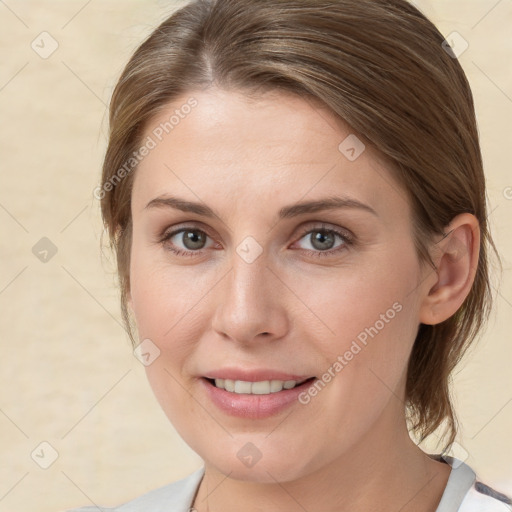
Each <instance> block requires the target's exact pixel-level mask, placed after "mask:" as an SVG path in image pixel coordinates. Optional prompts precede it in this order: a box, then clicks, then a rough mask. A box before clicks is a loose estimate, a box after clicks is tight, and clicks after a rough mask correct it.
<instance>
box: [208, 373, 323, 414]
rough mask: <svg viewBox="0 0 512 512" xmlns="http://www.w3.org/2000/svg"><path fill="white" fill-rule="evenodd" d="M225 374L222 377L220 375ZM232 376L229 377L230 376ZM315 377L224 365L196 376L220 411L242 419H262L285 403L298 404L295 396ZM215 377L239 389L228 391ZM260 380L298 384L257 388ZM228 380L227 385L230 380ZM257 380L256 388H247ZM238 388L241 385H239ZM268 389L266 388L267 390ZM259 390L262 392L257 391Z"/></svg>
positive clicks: (276, 411) (274, 412)
mask: <svg viewBox="0 0 512 512" xmlns="http://www.w3.org/2000/svg"><path fill="white" fill-rule="evenodd" d="M221 376H224V377H221ZM230 377H231V379H230ZM315 379H316V377H311V376H308V375H298V374H292V373H285V372H281V371H275V370H262V369H260V370H251V371H241V370H240V369H232V368H231V369H229V368H224V369H222V370H217V371H212V372H208V374H207V375H206V376H204V377H202V378H200V379H199V382H200V383H201V388H202V389H203V390H204V392H205V393H206V396H207V397H209V399H210V400H211V401H212V403H213V404H214V405H215V406H217V407H218V408H219V409H220V410H221V411H223V412H224V413H225V414H228V415H229V416H238V417H239V418H245V419H264V418H268V417H270V416H273V415H276V414H279V413H280V412H282V411H284V410H285V409H287V408H288V407H291V406H293V405H294V404H295V406H297V405H299V401H298V397H299V395H300V394H301V393H303V392H305V391H306V390H307V389H308V388H309V386H311V385H312V384H313V381H315ZM215 380H217V381H218V382H219V381H222V380H224V382H226V381H231V383H233V382H234V383H235V388H237V390H238V391H239V392H233V391H228V390H227V389H223V388H222V387H217V386H216V385H215ZM263 381H270V382H273V384H275V383H276V382H277V381H284V382H291V381H296V382H297V384H296V385H295V386H294V387H292V388H290V389H287V388H286V387H282V388H281V390H279V391H276V392H270V393H266V392H265V390H263V389H261V388H260V384H261V383H262V382H263ZM231 383H230V386H228V387H230V389H231V385H232V384H231ZM251 383H258V384H256V386H258V391H256V392H254V391H255V390H254V389H252V390H251V391H252V392H250V393H249V392H246V387H247V385H250V384H251ZM238 388H240V389H238ZM266 391H268V390H266ZM260 393H261V394H260Z"/></svg>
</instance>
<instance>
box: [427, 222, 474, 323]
mask: <svg viewBox="0 0 512 512" xmlns="http://www.w3.org/2000/svg"><path fill="white" fill-rule="evenodd" d="M445 233H446V235H445V236H444V237H442V238H440V239H439V240H438V241H437V243H436V244H435V247H434V254H433V261H434V262H435V264H436V267H437V268H436V270H435V271H432V272H435V276H434V280H435V283H434V285H433V286H432V284H431V283H432V281H431V280H429V286H430V289H428V292H427V295H426V296H425V297H424V298H423V301H422V303H421V307H420V317H419V320H420V322H421V323H423V324H430V325H435V324H438V323H441V322H443V321H444V320H446V319H448V318H450V317H451V316H452V315H454V314H455V313H456V312H457V310H458V309H459V308H460V306H461V305H462V303H463V302H464V300H465V298H466V297H467V296H468V294H469V292H470V290H471V286H472V285H473V281H474V280H475V275H476V270H477V267H478V255H479V252H480V225H479V223H478V219H477V218H476V217H475V216H474V215H471V214H470V213H461V214H460V215H457V217H455V218H454V219H453V220H452V222H450V224H449V225H448V226H447V227H446V229H445ZM436 276H437V277H436Z"/></svg>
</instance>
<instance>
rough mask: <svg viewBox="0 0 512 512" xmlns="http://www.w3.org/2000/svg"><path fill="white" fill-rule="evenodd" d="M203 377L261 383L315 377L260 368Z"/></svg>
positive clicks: (230, 370) (228, 370) (219, 372)
mask: <svg viewBox="0 0 512 512" xmlns="http://www.w3.org/2000/svg"><path fill="white" fill-rule="evenodd" d="M203 377H205V378H207V379H229V380H243V381H246V382H260V381H264V380H283V381H287V380H295V381H298V382H300V381H302V380H307V379H310V378H311V377H313V375H299V374H296V373H286V372H283V371H280V370H270V369H266V368H259V369H253V370H244V369H241V368H219V369H218V370H211V371H209V372H208V373H206V374H205V375H203Z"/></svg>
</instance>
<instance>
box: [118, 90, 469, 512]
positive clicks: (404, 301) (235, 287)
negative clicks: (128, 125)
mask: <svg viewBox="0 0 512 512" xmlns="http://www.w3.org/2000/svg"><path fill="white" fill-rule="evenodd" d="M191 96H193V97H194V98H196V100H197V101H198V105H197V107H195V108H194V109H193V110H192V111H191V113H190V114H189V115H188V116H186V117H185V118H184V119H181V120H180V122H179V124H178V125H176V126H175V127H174V129H173V131H172V133H171V134H169V135H167V136H165V137H164V138H163V140H162V141H161V142H159V143H158V144H157V146H156V147H155V148H154V149H152V150H151V151H150V152H149V154H148V155H147V156H146V157H145V158H144V159H143V160H142V162H141V163H140V164H139V167H138V168H137V171H136V175H135V181H134V187H133V192H132V216H133V245H132V253H131V266H130V279H131V284H130V292H129V296H128V303H129V306H130V308H131V310H132V312H133V314H134V316H135V319H136V323H137V328H138V331H139V337H140V339H141V340H143V339H146V338H149V339H151V340H152V342H153V343H154V344H155V345H156V346H157V347H158V348H159V350H160V356H159V357H158V358H157V359H155V360H154V362H153V363H152V364H150V365H149V366H147V367H146V372H147V377H148V379H149V382H150V385H151V387H152V389H153V391H154V393H155V396H156V398H157V400H158V401H159V403H160V405H161V406H162V408H163V410H164V411H165V413H166V415H167V416H168V418H169V420H170V421H171V422H172V424H173V425H174V427H175V428H176V429H177V431H178V432H179V434H180V435H181V436H182V437H183V439H184V440H185V442H187V443H188V444H189V446H190V447H191V448H192V449H193V450H194V451H196V452H197V453H198V454H199V455H200V456H201V457H202V458H203V460H204V461H205V468H206V472H205V477H204V478H203V480H202V482H201V485H200V487H199V490H198V494H197V496H196V499H195V501H194V507H195V509H196V510H198V511H199V512H202V511H206V510H210V511H211V512H220V511H223V512H231V511H235V510H236V511H238V510H240V509H243V510H245V511H246V512H251V511H256V510H258V511H259V510H265V511H268V512H273V511H279V512H282V511H283V510H307V511H308V512H316V511H322V512H325V511H340V510H350V511H351V512H358V511H361V512H363V511H364V512H368V511H372V510H397V511H399V510H400V511H401V512H408V511H415V512H418V511H420V512H421V511H425V512H426V511H430V512H434V511H435V510H436V508H437V505H438V503H439V500H440V498H441V496H442V493H443V491H444V488H445V486H446V481H447V479H448V476H449V473H450V468H449V466H448V465H447V464H444V463H440V462H437V461H434V460H433V459H431V458H430V457H428V456H427V455H426V454H425V453H424V452H423V451H422V450H421V449H420V448H418V447H417V446H416V444H415V443H414V442H413V441H412V440H411V439H410V437H409V434H408V431H407V426H406V423H405V418H404V402H403V400H404V389H405V377H406V368H407V361H408V357H409V354H410V352H411V349H412V345H413V342H414V339H415V335H416V332H417V329H418V326H419V324H420V323H427V324H435V323H438V322H441V321H443V320H445V319H446V318H448V317H450V316H451V315H452V314H453V313H455V311H456V310H457V309H458V308H459V307H460V305H461V304H462V302H463V300H464V298H465V297H466V295H467V294H468V293H469V290H470V287H471V284H472V282H473V279H474V275H475V268H476V263H477V259H478V246H479V230H478V222H477V220H476V219H475V217H473V216H472V215H469V214H462V215H460V216H458V217H456V218H455V219H453V221H452V223H451V224H450V225H449V226H447V231H446V232H448V231H450V230H451V234H450V236H448V237H446V238H444V239H441V237H438V238H437V239H436V240H435V242H437V243H436V244H435V245H434V246H433V249H432V250H433V257H434V261H435V263H436V265H437V267H438V270H437V272H436V271H434V270H433V269H432V268H431V267H429V266H426V265H422V264H420V262H419V260H418V256H417V253H416V250H415V248H414V244H413V238H412V217H411V208H410V204H409V201H408V198H407V194H406V192H405V190H404V189H403V188H402V187H401V186H400V185H399V184H398V182H397V181H396V180H395V179H394V178H393V175H392V173H391V171H390V169H389V167H388V166H387V165H386V163H385V161H384V160H383V159H382V158H380V156H379V155H378V154H377V153H376V152H375V151H374V150H372V149H371V148H370V147H369V146H368V145H367V146H366V150H365V151H364V152H363V153H362V154H361V155H360V156H359V157H358V158H357V159H356V160H355V161H349V160H348V159H347V158H345V156H344V155H343V154H342V153H341V152H340V151H339V150H338V145H339V144H340V143H341V142H342V141H343V140H344V139H345V138H346V137H347V135H349V134H351V133H353V131H351V129H350V127H349V126H348V125H346V124H345V123H344V122H343V121H341V120H340V119H338V118H337V117H335V116H334V114H332V113H331V112H330V111H329V110H327V109H326V108H323V107H322V106H321V105H320V104H318V103H316V102H313V101H311V100H305V99H303V98H299V97H296V96H294V95H291V94H288V93H284V92H276V91H274V92H272V93H267V94H265V95H262V96H260V97H258V98H257V99H252V100H250V99H248V98H247V97H246V96H244V95H243V94H241V93H240V92H234V91H230V92H227V91H223V90H219V89H208V90H207V91H194V92H191V93H189V94H186V95H184V96H182V97H181V98H179V99H177V100H176V101H174V102H173V104H172V105H169V108H168V109H167V110H165V111H164V112H162V113H161V115H159V116H158V117H157V118H155V119H153V120H152V122H151V123H150V124H149V125H148V127H147V130H146V134H145V137H146V136H148V135H151V133H152V130H153V129H154V128H155V127H157V126H158V125H159V124H160V123H161V122H163V121H165V120H167V119H169V116H170V115H171V114H172V113H173V112H174V110H175V109H176V108H179V107H180V105H183V104H184V103H185V102H186V101H187V99H189V98H190V97H191ZM171 194H172V195H174V196H179V197H182V198H184V199H187V200H190V201H196V202H199V203H201V204H206V205H208V206H209V207H211V208H212V209H213V210H214V211H215V212H217V214H218V217H213V218H208V217H205V216H202V215H199V214H196V213H190V212H181V211H178V210H176V209H173V208H145V207H146V205H147V204H148V202H149V201H151V200H152V199H154V198H156V197H159V196H163V195H171ZM333 194H336V195H344V196H349V197H351V198H355V199H357V200H358V201H361V202H363V203H365V204H367V205H369V206H371V208H373V209H374V210H375V212H376V213H377V215H373V214H371V213H369V212H367V211H364V210H362V209H356V208H343V209H332V210H324V211H321V212H316V213H305V214H302V215H300V216H299V217H293V218H287V219H281V220H278V219H277V213H278V211H279V209H280V208H282V207H283V206H285V205H289V204H292V203H296V202H299V201H305V200H313V199H320V198H324V197H328V196H332V195H333ZM322 224H323V225H324V226H325V228H326V229H341V230H350V232H351V233H352V234H353V235H354V236H355V242H354V243H353V244H352V245H346V243H345V242H344V240H343V239H342V238H340V237H338V236H337V235H334V236H335V238H334V240H333V242H332V245H331V246H328V245H326V249H327V250H329V249H333V250H336V249H339V248H340V247H341V250H338V252H335V253H331V254H330V255H320V256H318V254H319V253H321V252H322V246H318V245H313V241H312V236H314V235H315V234H316V233H317V231H318V229H319V228H320V227H321V225H322ZM181 227H188V228H189V229H199V230H202V231H203V232H204V233H206V235H207V238H206V241H205V242H204V245H203V246H201V245H200V244H199V245H196V246H191V245H190V244H187V243H186V241H184V240H183V236H182V235H183V233H182V234H178V235H174V236H173V237H172V239H171V240H170V241H169V240H168V241H167V242H164V243H159V241H158V240H159V234H160V233H161V232H162V231H164V230H167V232H170V231H171V230H172V229H171V228H173V229H178V228H181ZM315 229H316V231H315ZM196 233H197V232H196ZM247 236H251V237H253V238H254V239H255V240H256V241H257V243H258V244H259V245H260V246H261V248H262V249H263V252H262V254H261V255H260V256H259V257H258V258H257V259H256V260H255V261H253V262H252V263H248V262H247V261H245V260H244V259H242V258H241V257H240V256H239V255H238V254H237V252H236V249H237V247H238V246H239V244H240V243H241V242H242V241H243V240H244V239H245V238H246V237H247ZM173 244H174V245H173ZM324 245H325V243H324ZM171 246H173V247H175V248H177V249H178V250H180V249H181V250H188V251H191V250H192V251H193V250H195V251H196V253H194V254H193V255H192V256H186V255H181V256H180V255H176V254H174V253H173V252H171V250H170V247H171ZM190 247H192V249H190ZM194 247H197V249H194ZM318 247H320V248H318ZM324 252H325V249H324ZM397 302H398V303H399V304H400V305H401V306H402V309H401V311H400V312H399V313H397V314H396V315H395V317H394V318H393V319H392V320H390V321H389V322H387V323H386V324H385V327H384V328H382V329H381V330H380V331H379V332H378V335H376V336H375V337H374V338H372V339H370V340H369V342H368V344H367V345H366V346H365V347H364V349H363V350H361V351H360V352H359V353H358V354H357V355H356V356H354V358H353V359H352V360H351V361H349V363H348V364H347V365H346V366H344V368H343V369H342V371H340V372H338V373H336V376H335V377H334V378H333V379H332V380H331V381H330V382H329V383H328V384H327V385H326V386H325V388H324V389H322V390H321V392H319V393H318V394H317V396H315V397H313V398H312V399H311V401H310V402H309V403H308V404H305V405H303V404H299V403H298V402H297V403H295V404H294V405H292V406H291V407H289V408H287V409H286V410H285V411H283V412H282V413H279V414H277V415H275V416H272V417H271V418H267V419H257V420H249V419H243V418H238V417H233V416H229V415H227V414H225V413H224V412H222V411H220V410H219V409H218V408H217V407H216V406H215V405H214V404H213V403H212V402H211V401H210V400H209V398H208V396H207V395H206V393H205V392H204V390H203V389H202V386H201V385H200V382H199V379H200V377H201V376H202V375H204V374H205V373H206V372H207V371H209V370H212V369H214V368H219V367H223V366H227V365H230V366H238V367H243V368H250V369H252V368H272V369H282V370H283V371H288V372H290V373H296V374H302V375H314V376H317V377H320V376H321V375H322V374H323V373H324V372H325V371H327V369H328V368H329V367H332V365H333V363H334V362H335V361H336V359H337V357H338V355H340V354H344V353H345V352H346V351H347V350H348V349H349V347H350V346H351V343H352V341H353V340H354V339H356V337H357V335H358V334H359V333H361V331H363V330H364V329H365V328H367V327H369V326H373V325H374V324H375V322H376V321H377V320H378V319H379V318H380V315H381V314H383V313H385V312H386V311H387V310H388V309H390V308H391V307H392V305H393V304H394V303H397ZM262 333H267V334H262ZM249 442H251V443H253V444H254V445H255V446H256V447H257V448H258V450H259V451H260V452H261V455H262V457H261V459H260V460H259V461H258V462H257V463H256V464H255V465H253V466H252V467H247V466H245V465H244V464H243V463H242V462H241V461H240V460H239V458H238V457H237V452H238V450H240V449H241V448H242V447H244V446H245V445H246V444H247V443H249ZM207 495H208V498H207V499H206V496H207Z"/></svg>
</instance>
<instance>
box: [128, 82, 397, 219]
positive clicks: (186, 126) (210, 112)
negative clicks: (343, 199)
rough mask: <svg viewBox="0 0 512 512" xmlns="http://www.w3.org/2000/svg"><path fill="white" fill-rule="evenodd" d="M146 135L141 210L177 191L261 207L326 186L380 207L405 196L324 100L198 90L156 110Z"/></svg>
mask: <svg viewBox="0 0 512 512" xmlns="http://www.w3.org/2000/svg"><path fill="white" fill-rule="evenodd" d="M192 105H193V106H192ZM143 139H144V140H145V141H149V140H151V144H150V145H151V146H152V149H151V150H150V151H149V152H148V154H147V155H146V156H145V157H144V158H143V159H142V161H141V162H140V163H139V165H138V168H137V171H136V175H135V183H134V190H133V197H132V204H133V205H134V210H140V209H142V208H143V207H144V206H145V204H146V203H147V202H148V201H149V200H150V199H152V198H153V197H155V196H157V195H160V194H165V193H169V192H170V191H176V190H177V189H179V190H180V191H181V192H183V193H182V194H180V195H187V196H188V197H189V198H190V199H193V200H197V198H198V197H200V198H201V199H203V200H204V201H206V202H208V200H209V199H210V200H211V201H212V202H216V201H221V200H223V199H234V197H233V194H236V197H237V198H240V199H243V200H244V201H248V202H249V203H251V202H254V204H256V205H257V198H258V197H262V196H268V195H269V194H270V195H272V197H274V198H275V199H276V200H277V201H279V202H280V203H281V202H282V203H288V202H290V199H295V200H299V199H301V198H302V197H303V196H305V195H306V194H308V195H316V194H321V193H323V194H325V193H326V192H328V193H333V192H339V193H343V194H352V195H357V196H358V199H360V200H365V201H367V202H371V203H373V204H374V205H377V207H378V205H379V203H383V202H385V201H386V200H387V201H388V202H389V201H395V202H396V200H397V197H391V196H393V195H394V196H400V198H401V199H402V201H403V200H405V194H404V192H403V190H401V187H400V186H399V185H398V183H397V182H396V181H395V180H394V179H393V178H392V176H391V173H390V171H389V169H388V168H386V164H385V163H384V160H383V159H382V158H381V157H380V155H379V154H378V153H377V152H376V151H375V150H373V148H371V147H369V146H368V145H366V146H364V145H363V143H362V140H361V137H357V134H356V133H354V132H353V131H352V130H351V128H350V126H348V125H347V124H346V123H345V122H344V121H343V120H342V119H340V118H339V117H338V116H336V115H335V114H334V113H333V112H331V111H330V110H329V109H328V108H327V107H326V106H324V105H322V104H321V103H320V102H318V101H314V100H312V99H309V98H307V99H306V98H302V97H299V96H297V95H294V94H291V93H286V92H281V91H271V92H269V93H266V94H264V95H260V96H258V97H248V96H247V95H244V94H242V93H240V92H233V91H229V92H228V91H223V90H219V89H213V90H208V91H206V92H205V91H194V92H191V93H189V94H185V95H183V96H181V97H180V98H177V99H176V100H175V101H173V102H172V104H169V105H168V106H167V108H166V109H165V110H163V111H162V112H160V113H159V114H158V116H156V117H154V118H153V119H152V120H151V121H150V122H149V123H148V125H147V126H146V129H145V133H144V136H143ZM347 149H348V150H349V152H348V153H347ZM352 149H354V151H352ZM359 153H360V155H359V156H357V155H358V154H359ZM354 155H355V156H356V158H355V159H354ZM349 157H350V158H349ZM386 194H387V195H388V196H389V197H386ZM194 195H195V196H196V197H194ZM402 206H404V204H402ZM278 207H279V205H278V204H276V208H278Z"/></svg>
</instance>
